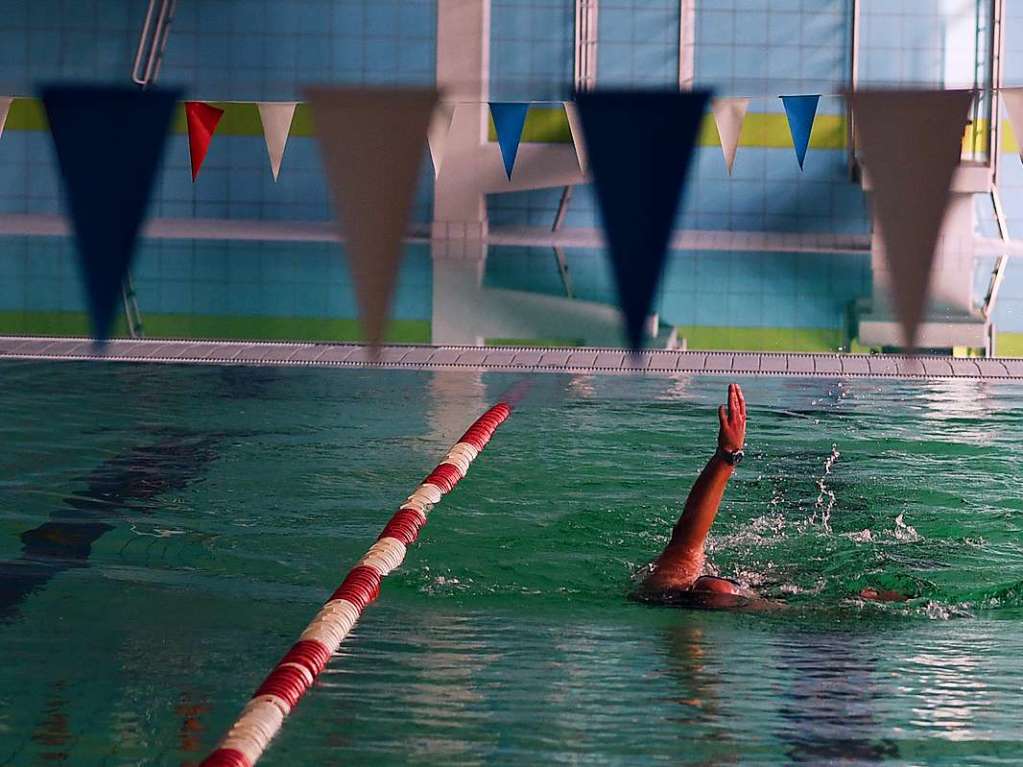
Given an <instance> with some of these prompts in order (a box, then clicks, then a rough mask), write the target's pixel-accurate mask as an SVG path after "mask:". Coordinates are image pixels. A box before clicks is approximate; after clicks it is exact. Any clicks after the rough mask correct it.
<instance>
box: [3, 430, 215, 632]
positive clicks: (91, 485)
mask: <svg viewBox="0 0 1023 767" xmlns="http://www.w3.org/2000/svg"><path fill="white" fill-rule="evenodd" d="M219 441H220V437H218V436H204V437H196V436H194V435H184V436H183V435H175V436H172V437H167V438H164V439H161V440H160V441H159V442H156V443H155V444H151V445H144V446H141V447H136V448H132V449H131V450H129V451H128V452H127V453H125V454H123V455H119V456H116V457H115V458H112V459H110V460H108V461H104V462H103V463H102V464H100V466H98V467H97V468H96V469H95V470H94V471H93V472H91V473H90V474H89V475H88V476H86V477H83V478H82V480H81V481H82V482H83V483H84V485H85V487H84V488H83V489H81V490H78V491H75V492H74V493H72V494H71V495H69V496H67V497H65V498H64V499H62V501H61V505H60V507H59V508H57V509H54V511H52V512H51V513H50V519H49V520H48V521H46V522H44V523H43V524H41V525H39V526H38V527H36V528H33V529H32V530H28V531H26V532H24V533H22V534H21V543H22V550H21V556H20V557H18V559H16V560H13V561H10V562H5V563H0V620H4V619H6V618H10V617H11V616H12V615H13V614H14V613H15V611H16V610H17V608H18V606H19V605H20V604H21V603H22V602H23V601H24V600H25V599H26V598H27V597H28V596H29V595H30V594H31V593H32V592H34V591H35V590H36V589H39V588H41V587H42V586H43V585H45V584H46V583H47V582H48V581H49V580H50V579H51V578H53V577H54V576H55V575H57V574H58V573H61V572H63V571H65V570H70V569H72V568H76V567H84V566H86V564H87V563H88V559H89V555H90V554H91V553H92V545H93V544H94V543H95V542H96V541H97V540H99V538H100V537H102V536H103V534H104V533H106V532H107V531H109V530H112V529H113V526H112V525H111V524H110V521H109V520H113V519H117V518H118V517H119V516H121V515H123V514H125V513H132V512H135V513H138V512H145V511H146V510H147V508H148V504H149V502H151V501H152V500H153V499H155V498H157V497H158V496H161V495H163V494H166V493H169V492H174V491H179V490H181V489H183V488H185V487H186V486H187V485H188V484H189V483H191V482H193V481H194V480H195V479H197V478H198V477H199V476H200V474H201V473H202V471H203V470H204V469H205V467H206V466H207V465H208V464H209V463H210V462H211V461H212V460H213V459H214V458H215V457H216V451H215V447H216V445H217V443H218V442H219Z"/></svg>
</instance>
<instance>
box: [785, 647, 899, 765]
mask: <svg viewBox="0 0 1023 767" xmlns="http://www.w3.org/2000/svg"><path fill="white" fill-rule="evenodd" d="M782 639H783V641H782V642H780V643H779V644H778V645H777V653H778V655H777V657H778V661H779V662H780V663H781V665H782V669H781V670H783V671H784V672H786V673H788V674H790V683H789V684H788V686H787V687H785V689H784V690H783V691H782V695H781V698H780V701H779V707H778V713H779V715H780V716H781V718H782V719H783V720H784V721H786V722H787V723H788V724H789V726H788V727H786V728H784V729H783V731H782V740H783V742H784V744H785V746H786V753H787V754H788V757H789V759H790V760H791V761H792V762H793V763H795V764H825V763H829V762H830V761H831V760H843V761H850V762H860V763H862V762H867V763H871V762H883V761H886V760H888V759H893V758H898V756H899V750H898V746H897V744H896V743H895V742H893V741H891V740H889V739H884V738H879V737H878V732H879V729H880V724H879V722H878V719H877V714H876V705H877V701H878V699H879V697H880V688H879V685H878V684H877V682H876V681H875V677H876V675H877V665H878V659H877V657H876V656H875V655H874V654H873V653H872V651H871V650H870V649H869V648H867V647H865V646H864V644H865V642H866V640H867V639H868V637H867V636H866V635H863V634H854V633H851V632H838V633H823V632H821V633H818V632H805V633H800V634H786V635H784V636H783V637H782Z"/></svg>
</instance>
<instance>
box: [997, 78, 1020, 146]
mask: <svg viewBox="0 0 1023 767" xmlns="http://www.w3.org/2000/svg"><path fill="white" fill-rule="evenodd" d="M998 95H1000V96H1001V97H1002V101H1003V102H1004V103H1005V111H1006V112H1008V113H1009V122H1010V123H1012V130H1013V133H1015V134H1016V137H1017V143H1019V145H1020V158H1021V159H1023V88H1001V89H999V91H998Z"/></svg>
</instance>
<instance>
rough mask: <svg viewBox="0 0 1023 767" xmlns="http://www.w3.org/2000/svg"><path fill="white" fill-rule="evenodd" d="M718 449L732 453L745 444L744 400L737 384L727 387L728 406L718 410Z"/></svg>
mask: <svg viewBox="0 0 1023 767" xmlns="http://www.w3.org/2000/svg"><path fill="white" fill-rule="evenodd" d="M718 421H720V423H721V428H720V429H719V430H718V447H719V448H721V449H722V450H724V451H726V452H729V453H734V452H735V451H736V450H742V446H743V445H745V444H746V400H745V399H743V396H742V389H740V388H739V384H729V385H728V406H727V407H726V406H725V405H722V406H721V407H719V408H718Z"/></svg>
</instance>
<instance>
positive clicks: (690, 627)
mask: <svg viewBox="0 0 1023 767" xmlns="http://www.w3.org/2000/svg"><path fill="white" fill-rule="evenodd" d="M664 641H665V646H666V647H667V657H668V671H669V672H670V673H671V675H672V677H673V678H674V680H675V682H676V684H677V685H678V687H679V697H678V698H677V700H676V702H677V703H678V704H679V705H680V706H682V707H683V709H684V711H685V714H684V715H683V717H682V722H681V724H682V726H684V727H686V728H692V729H691V731H690V734H691V735H692V737H693V738H694V739H699V740H702V741H704V748H701V749H700V750H701V752H702V751H709V752H710V755H708V756H706V757H703V758H701V759H700V761H697V762H690V761H687V762H686V763H687V764H699V765H707V767H711V765H713V766H714V767H717V765H730V764H738V763H739V755H740V753H739V749H738V746H737V744H736V743H735V741H734V739H733V738H732V736H731V732H730V727H731V724H730V723H728V721H727V718H726V717H725V716H723V713H722V711H721V709H722V697H721V695H722V693H721V684H722V680H721V678H720V673H721V670H720V667H719V666H720V663H719V659H718V658H717V657H716V654H715V648H714V646H713V643H712V642H710V641H708V639H707V637H706V635H705V633H704V629H703V628H702V626H700V625H698V624H694V623H688V622H687V623H684V624H682V625H678V626H670V627H668V628H667V629H666V630H665V635H664ZM722 725H723V726H722ZM737 725H738V723H737Z"/></svg>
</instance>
